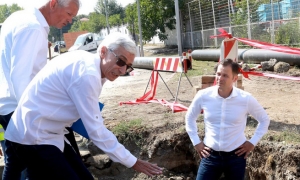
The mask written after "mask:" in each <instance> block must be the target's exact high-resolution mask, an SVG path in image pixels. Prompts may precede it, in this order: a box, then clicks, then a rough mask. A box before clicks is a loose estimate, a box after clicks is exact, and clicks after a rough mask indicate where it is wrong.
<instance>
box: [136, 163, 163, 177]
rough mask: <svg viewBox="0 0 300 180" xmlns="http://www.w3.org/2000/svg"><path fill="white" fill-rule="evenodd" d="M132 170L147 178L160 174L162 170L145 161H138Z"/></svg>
mask: <svg viewBox="0 0 300 180" xmlns="http://www.w3.org/2000/svg"><path fill="white" fill-rule="evenodd" d="M132 168H133V169H134V170H136V171H138V172H142V173H144V174H146V175H148V176H154V175H159V174H162V170H163V168H160V167H158V166H157V165H156V164H151V163H149V162H147V161H143V160H140V159H138V160H137V161H136V163H135V164H134V165H133V166H132Z"/></svg>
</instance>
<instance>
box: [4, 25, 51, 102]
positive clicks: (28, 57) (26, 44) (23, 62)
mask: <svg viewBox="0 0 300 180" xmlns="http://www.w3.org/2000/svg"><path fill="white" fill-rule="evenodd" d="M45 42H48V41H47V39H46V38H45V35H44V33H43V32H42V31H41V30H40V29H26V30H23V31H22V32H20V33H19V34H18V35H16V36H15V38H14V40H13V43H12V48H11V57H10V58H11V64H10V67H11V71H10V74H11V81H12V84H11V86H12V87H13V90H14V93H15V97H16V99H17V101H19V100H20V98H21V96H22V94H23V92H24V90H25V88H26V87H27V85H28V84H29V83H30V81H31V80H32V79H33V77H34V76H35V75H36V74H37V73H38V71H39V70H40V69H41V68H42V67H43V66H44V65H45V64H46V62H47V61H46V60H47V43H45ZM44 45H46V46H45V47H43V46H44ZM43 48H44V49H45V50H44V51H45V52H46V54H45V55H44V59H39V58H40V57H41V56H39V55H40V53H42V52H43V51H41V49H43Z"/></svg>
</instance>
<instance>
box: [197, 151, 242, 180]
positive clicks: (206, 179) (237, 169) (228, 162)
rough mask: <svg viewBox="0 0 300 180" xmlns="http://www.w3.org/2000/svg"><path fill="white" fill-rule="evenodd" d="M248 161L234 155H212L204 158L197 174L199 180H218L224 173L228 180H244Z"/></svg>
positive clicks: (215, 153)
mask: <svg viewBox="0 0 300 180" xmlns="http://www.w3.org/2000/svg"><path fill="white" fill-rule="evenodd" d="M245 168H246V159H244V155H242V156H237V155H235V154H234V153H220V154H219V153H217V152H214V153H211V154H210V156H209V157H207V158H203V159H202V160H201V162H200V166H199V169H198V173H197V178H196V179H197V180H218V179H219V178H220V177H221V175H222V174H223V173H224V175H225V179H226V180H227V179H228V180H243V179H244V176H245Z"/></svg>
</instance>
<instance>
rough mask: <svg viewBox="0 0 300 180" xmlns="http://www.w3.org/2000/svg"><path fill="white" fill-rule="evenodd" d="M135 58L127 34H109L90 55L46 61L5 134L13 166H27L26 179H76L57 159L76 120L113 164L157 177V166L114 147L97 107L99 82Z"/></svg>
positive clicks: (81, 53)
mask: <svg viewBox="0 0 300 180" xmlns="http://www.w3.org/2000/svg"><path fill="white" fill-rule="evenodd" d="M135 54H136V47H135V43H134V42H133V41H132V40H131V39H130V38H129V37H128V36H127V35H122V34H120V33H112V34H110V35H109V36H107V37H106V38H105V39H104V40H103V41H102V43H101V44H100V46H99V47H98V50H97V53H96V54H91V53H89V52H87V51H83V50H77V51H74V52H68V53H66V54H63V55H60V56H58V57H56V58H54V59H52V60H51V61H50V62H49V63H47V65H46V66H45V67H44V68H43V69H42V70H41V71H40V72H39V73H38V74H37V75H36V76H35V77H34V79H33V80H32V81H31V82H30V84H29V85H28V86H27V88H26V90H25V92H24V93H23V95H22V97H21V99H20V102H19V104H18V107H17V109H16V110H15V112H14V114H13V116H12V118H11V120H10V123H9V124H8V126H7V130H6V133H5V138H6V141H7V144H10V146H11V147H12V148H13V149H14V153H11V154H10V155H11V156H12V157H14V158H19V162H20V163H19V166H25V167H27V170H28V176H29V178H32V179H45V178H48V179H64V180H68V179H70V180H76V179H80V177H79V176H78V174H77V172H75V171H74V170H73V169H72V168H70V167H71V165H72V164H70V162H68V161H67V160H66V159H65V158H64V156H63V155H62V151H63V149H64V133H65V132H64V129H65V127H70V126H71V125H72V124H73V123H74V122H75V121H76V120H78V119H79V118H81V120H82V122H83V124H84V127H85V129H86V130H87V133H88V135H89V137H90V139H91V140H92V141H93V143H94V144H95V145H96V146H98V147H99V148H100V149H102V150H103V151H104V152H105V153H106V154H107V155H108V156H109V157H110V158H111V159H112V160H113V161H115V162H120V163H122V164H123V165H125V166H127V167H132V168H133V169H135V170H136V171H138V172H143V173H145V174H147V175H149V176H152V175H157V174H161V173H162V169H161V168H159V167H158V166H157V165H154V164H151V163H148V162H146V161H142V160H139V159H137V158H136V157H134V156H133V155H132V154H131V153H130V152H129V151H128V150H127V149H125V147H124V146H123V145H121V144H120V143H119V142H118V140H117V138H116V137H115V135H114V134H113V133H112V132H111V131H109V130H108V129H107V128H106V127H105V125H104V123H103V121H104V120H103V118H102V115H101V112H100V109H99V105H98V101H99V100H98V98H99V96H100V94H101V90H102V87H103V83H104V82H105V81H106V79H108V80H110V81H114V80H115V79H116V78H118V77H119V76H120V75H123V74H125V73H126V72H130V71H132V70H133V68H132V63H133V61H134V58H135ZM9 157H10V156H8V162H9ZM74 158H78V157H77V156H75V155H74ZM78 162H79V161H78ZM81 163H82V162H81ZM82 168H85V167H84V166H82ZM45 175H47V177H45Z"/></svg>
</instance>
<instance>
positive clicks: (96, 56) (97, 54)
mask: <svg viewBox="0 0 300 180" xmlns="http://www.w3.org/2000/svg"><path fill="white" fill-rule="evenodd" d="M94 60H95V65H96V68H97V71H98V73H99V75H100V79H101V83H102V85H103V84H104V83H105V82H106V80H107V79H106V78H102V76H101V69H100V66H101V63H100V62H101V59H100V56H99V53H98V52H96V54H95V59H94Z"/></svg>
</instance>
